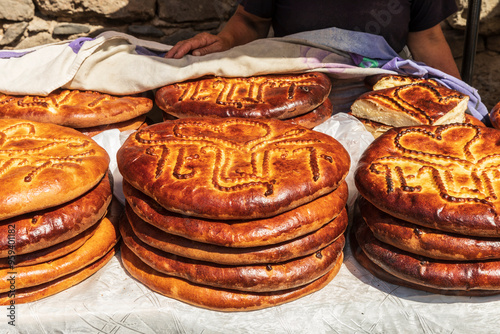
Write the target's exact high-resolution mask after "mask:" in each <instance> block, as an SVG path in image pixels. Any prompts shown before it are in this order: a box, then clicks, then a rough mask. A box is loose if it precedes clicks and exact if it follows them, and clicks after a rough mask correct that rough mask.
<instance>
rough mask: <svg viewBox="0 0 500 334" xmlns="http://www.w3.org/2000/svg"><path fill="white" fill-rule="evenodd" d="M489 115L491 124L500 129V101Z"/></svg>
mask: <svg viewBox="0 0 500 334" xmlns="http://www.w3.org/2000/svg"><path fill="white" fill-rule="evenodd" d="M489 116H490V121H491V126H493V127H494V128H495V129H499V130H500V102H498V103H497V104H495V106H494V107H493V108H492V109H491V111H490V113H489Z"/></svg>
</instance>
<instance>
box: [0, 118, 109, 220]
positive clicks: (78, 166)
mask: <svg viewBox="0 0 500 334" xmlns="http://www.w3.org/2000/svg"><path fill="white" fill-rule="evenodd" d="M109 161H110V159H109V156H108V154H107V152H106V151H105V150H104V149H103V148H102V147H100V146H99V145H98V144H97V143H96V142H94V141H93V140H92V139H91V138H89V137H87V136H85V135H83V134H82V133H80V132H78V131H76V130H74V129H70V128H67V127H62V126H58V125H54V124H47V123H37V122H32V121H26V120H19V119H0V183H1V184H2V187H1V189H0V208H1V210H0V220H3V219H7V218H10V217H15V216H18V215H21V214H24V213H28V212H33V211H37V210H43V209H46V208H50V207H54V206H56V205H60V204H63V203H66V202H69V201H71V200H73V199H75V198H77V197H79V196H81V195H83V194H84V193H86V192H87V191H89V190H90V189H92V188H93V187H94V186H95V185H96V184H97V183H99V181H100V180H101V179H102V178H103V176H104V174H106V173H107V171H108V165H109Z"/></svg>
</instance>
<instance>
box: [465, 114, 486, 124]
mask: <svg viewBox="0 0 500 334" xmlns="http://www.w3.org/2000/svg"><path fill="white" fill-rule="evenodd" d="M464 123H467V124H472V125H476V126H481V127H485V126H486V125H485V124H484V123H483V122H481V121H480V120H478V119H477V118H475V117H474V116H472V115H470V114H465V122H464Z"/></svg>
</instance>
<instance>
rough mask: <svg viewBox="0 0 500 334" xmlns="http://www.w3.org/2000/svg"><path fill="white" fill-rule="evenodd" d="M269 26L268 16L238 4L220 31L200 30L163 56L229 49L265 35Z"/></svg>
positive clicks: (204, 53)
mask: <svg viewBox="0 0 500 334" xmlns="http://www.w3.org/2000/svg"><path fill="white" fill-rule="evenodd" d="M270 27H271V19H270V18H269V19H267V18H261V17H259V16H256V15H253V14H250V13H248V12H247V11H245V9H244V8H243V6H241V5H239V6H238V8H237V9H236V12H235V13H234V15H233V16H232V17H231V18H230V19H229V21H228V22H227V23H226V25H225V26H224V28H223V29H222V31H221V32H220V33H218V34H217V35H212V34H209V33H206V32H202V33H200V34H198V35H196V36H194V37H192V38H190V39H187V40H185V41H180V42H178V43H177V44H175V45H174V46H173V47H172V49H170V50H169V51H168V52H167V54H166V55H165V57H166V58H182V57H183V56H184V55H186V54H187V53H189V52H191V53H192V54H193V55H194V56H203V55H206V54H209V53H213V52H220V51H225V50H229V49H230V48H232V47H234V46H237V45H242V44H246V43H248V42H251V41H253V40H256V39H259V38H264V37H267V34H268V33H269V28H270Z"/></svg>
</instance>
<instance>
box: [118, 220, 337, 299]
mask: <svg viewBox="0 0 500 334" xmlns="http://www.w3.org/2000/svg"><path fill="white" fill-rule="evenodd" d="M122 232H126V230H125V229H122ZM122 237H123V241H124V243H125V244H126V245H127V247H128V248H129V249H130V250H132V251H133V252H134V253H135V255H137V256H138V257H139V258H140V259H141V260H142V261H143V262H144V263H146V264H147V265H148V266H150V267H151V268H153V269H155V270H157V271H159V272H162V273H164V274H167V275H170V276H175V277H179V278H183V279H186V280H188V281H190V282H193V283H197V284H203V285H208V286H212V287H218V288H225V289H233V290H239V291H254V292H265V291H277V290H285V289H290V288H294V287H298V286H301V285H304V284H307V283H310V282H312V281H313V280H315V279H317V278H319V277H320V276H322V275H324V274H326V273H327V272H328V271H329V270H331V269H332V267H333V266H334V265H335V263H336V260H337V258H338V257H339V255H340V253H341V252H342V249H343V247H344V242H345V239H344V236H343V235H341V236H340V237H339V238H337V240H335V241H334V242H333V243H331V244H330V245H328V246H326V247H325V248H323V249H321V250H319V251H317V252H315V253H314V254H311V255H308V256H304V257H301V258H298V259H291V260H288V261H285V262H280V263H276V264H254V265H241V266H229V265H218V264H214V263H210V262H204V261H197V260H192V259H189V258H185V257H181V256H177V255H173V254H170V253H166V252H163V251H161V250H158V249H156V248H153V247H151V246H149V245H147V244H145V243H143V242H142V241H141V240H140V239H139V238H137V236H135V235H134V234H133V233H131V234H126V233H123V234H122Z"/></svg>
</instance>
